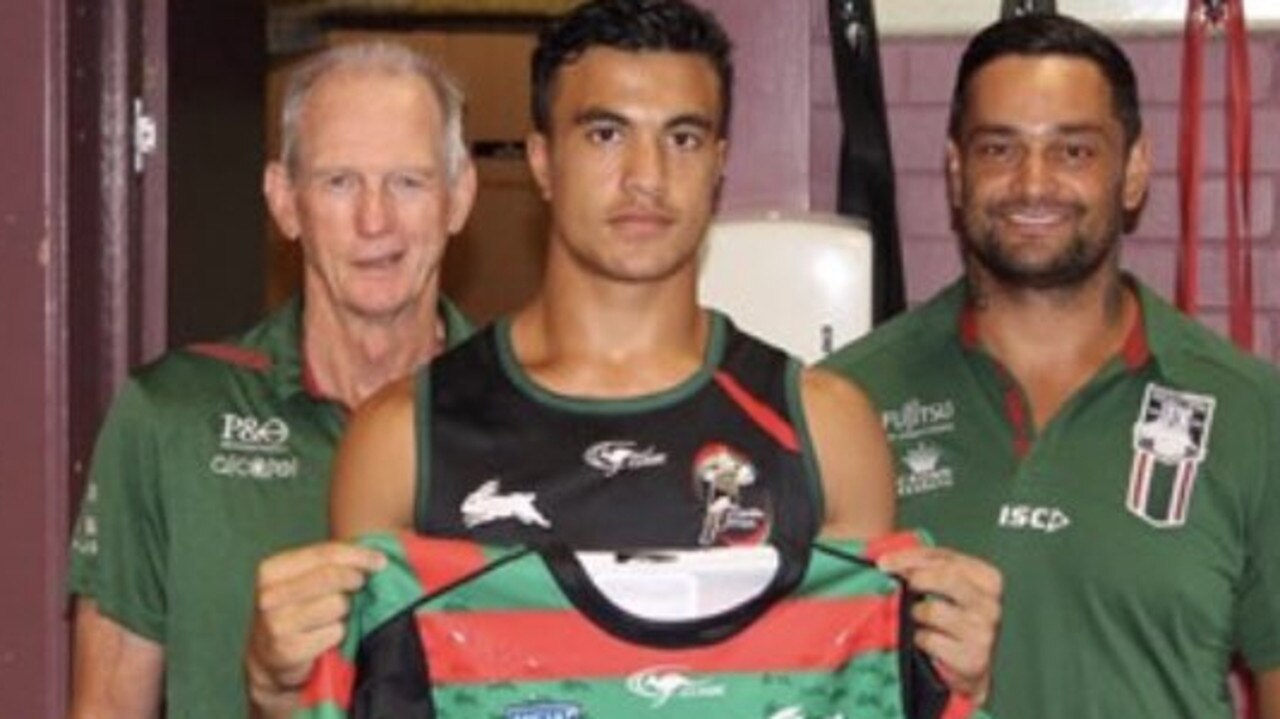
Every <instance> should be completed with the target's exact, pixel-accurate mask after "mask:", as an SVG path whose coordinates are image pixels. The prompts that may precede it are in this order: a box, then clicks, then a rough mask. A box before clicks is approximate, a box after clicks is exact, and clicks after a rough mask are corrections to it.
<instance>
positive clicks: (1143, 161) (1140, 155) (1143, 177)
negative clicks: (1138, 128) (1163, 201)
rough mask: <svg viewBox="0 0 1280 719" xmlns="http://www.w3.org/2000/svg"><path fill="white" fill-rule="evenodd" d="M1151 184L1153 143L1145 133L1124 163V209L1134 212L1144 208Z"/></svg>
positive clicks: (1135, 141)
mask: <svg viewBox="0 0 1280 719" xmlns="http://www.w3.org/2000/svg"><path fill="white" fill-rule="evenodd" d="M1150 182H1151V142H1150V140H1148V139H1147V134H1146V133H1145V132H1144V133H1142V134H1141V135H1139V136H1138V139H1136V140H1134V142H1133V147H1130V148H1129V156H1128V157H1127V158H1125V163H1124V209H1125V210H1126V211H1127V212H1134V211H1135V210H1137V209H1138V208H1139V207H1141V206H1142V202H1143V200H1145V199H1146V197H1147V187H1148V185H1149V184H1150Z"/></svg>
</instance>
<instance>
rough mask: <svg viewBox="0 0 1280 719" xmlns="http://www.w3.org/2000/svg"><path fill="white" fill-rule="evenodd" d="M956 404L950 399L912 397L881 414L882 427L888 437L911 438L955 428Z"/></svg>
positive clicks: (896, 438) (897, 438)
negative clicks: (897, 406)
mask: <svg viewBox="0 0 1280 719" xmlns="http://www.w3.org/2000/svg"><path fill="white" fill-rule="evenodd" d="M955 416H956V405H955V402H953V401H951V400H949V399H948V400H943V401H941V402H921V401H920V399H919V398H916V397H913V398H911V399H909V400H907V401H906V402H905V403H903V405H902V406H901V407H899V408H897V409H891V410H888V411H886V412H885V413H884V414H883V421H884V429H885V432H886V433H887V434H888V435H889V438H890V439H895V440H901V439H912V438H915V437H923V436H925V435H930V434H938V433H941V432H949V431H951V430H953V429H955V424H954V420H955Z"/></svg>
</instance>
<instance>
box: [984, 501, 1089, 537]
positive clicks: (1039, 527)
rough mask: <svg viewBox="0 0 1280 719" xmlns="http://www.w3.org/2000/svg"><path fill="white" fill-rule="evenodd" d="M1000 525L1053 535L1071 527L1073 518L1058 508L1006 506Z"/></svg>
mask: <svg viewBox="0 0 1280 719" xmlns="http://www.w3.org/2000/svg"><path fill="white" fill-rule="evenodd" d="M999 524H1000V526H1001V527H1004V528H1005V529H1030V530H1034V531H1038V532H1044V533H1045V534H1053V533H1054V532H1056V531H1058V530H1060V529H1066V528H1067V527H1069V526H1071V518H1070V517H1068V516H1067V513H1066V512H1063V511H1062V510H1061V509H1058V508H1057V507H1037V506H1034V505H1030V504H1006V505H1004V506H1003V507H1001V508H1000V521H999Z"/></svg>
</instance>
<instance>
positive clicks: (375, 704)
mask: <svg viewBox="0 0 1280 719" xmlns="http://www.w3.org/2000/svg"><path fill="white" fill-rule="evenodd" d="M916 541H917V536H916V535H913V534H901V535H895V536H893V537H890V538H887V539H886V540H883V541H881V542H875V543H871V544H869V545H864V544H862V543H856V542H839V543H835V542H819V543H815V544H814V545H812V547H811V548H809V549H808V550H807V554H805V556H795V557H788V556H782V554H781V552H779V556H778V558H777V560H778V561H777V562H776V563H775V566H776V568H775V569H774V570H773V571H772V572H771V573H770V575H769V576H767V577H766V584H767V586H765V587H764V588H763V590H759V591H756V592H754V593H749V598H747V599H744V600H742V601H739V602H737V603H735V604H733V605H731V606H729V607H728V608H727V609H719V610H717V611H715V613H713V614H710V615H705V616H701V617H696V618H693V619H675V620H672V619H654V618H650V617H647V616H640V615H638V614H633V613H631V612H629V611H628V610H626V609H623V608H622V607H621V606H620V605H621V604H624V603H626V602H625V601H622V600H620V599H619V597H617V596H616V594H614V593H609V594H607V593H606V592H605V591H604V590H603V589H602V585H600V584H598V583H597V582H596V581H595V580H594V576H595V575H594V574H593V573H591V572H589V571H588V570H587V569H586V568H585V564H586V558H585V557H584V555H578V554H575V553H572V552H569V551H567V550H563V549H555V548H541V549H537V550H535V549H531V548H525V547H507V548H501V549H500V548H495V547H492V546H489V545H483V544H477V543H473V542H468V541H463V540H447V539H435V538H425V537H421V536H416V535H409V534H405V535H400V536H397V537H391V536H385V535H381V536H372V537H368V538H365V539H364V540H362V542H363V543H364V544H365V545H366V546H370V547H374V548H376V549H378V550H380V551H382V552H384V553H385V554H386V555H387V556H388V558H389V559H390V562H389V565H388V567H387V568H386V569H384V570H382V571H381V572H379V573H378V574H376V575H375V576H374V577H372V579H371V580H370V582H369V583H368V585H367V586H366V587H365V589H363V590H362V591H361V592H360V593H359V594H358V595H357V596H356V598H355V603H354V605H353V607H352V612H351V617H350V620H349V623H348V632H347V636H346V638H345V640H344V642H343V644H342V645H341V647H339V648H336V649H334V650H331V651H330V652H328V653H327V654H325V655H324V656H323V657H322V658H321V660H320V661H318V662H317V664H316V667H315V668H314V670H313V673H312V676H311V678H310V680H309V682H308V685H307V689H306V691H305V693H304V701H303V708H302V709H301V710H300V711H299V712H298V713H296V714H295V715H294V716H295V719H341V718H345V717H358V718H360V719H374V718H377V719H390V718H391V717H396V718H404V717H415V718H432V719H434V718H440V719H443V718H445V717H459V718H461V717H466V718H468V719H475V718H480V717H484V718H486V719H487V718H496V719H590V718H598V717H608V718H611V719H612V718H617V717H635V716H644V717H650V716H652V717H661V718H662V719H686V718H687V719H693V718H694V717H696V718H697V719H705V718H707V717H731V718H732V719H748V718H753V717H760V718H761V719H925V718H928V719H960V718H961V717H968V716H975V715H976V712H974V710H973V709H972V707H971V705H970V703H969V702H967V701H965V700H964V699H962V698H960V697H957V696H953V695H950V694H949V693H948V692H947V691H946V689H945V687H944V686H943V685H942V684H941V683H940V682H939V681H938V680H937V678H936V675H934V674H933V671H932V668H931V666H930V665H929V664H928V661H927V660H926V659H924V657H923V655H921V654H920V653H919V652H918V651H917V650H915V649H914V648H913V646H912V645H911V643H910V639H909V638H910V636H911V633H912V626H911V618H910V613H909V612H908V611H905V610H906V609H907V608H908V607H909V605H910V602H911V601H912V600H913V598H912V597H911V596H910V595H909V594H908V593H907V592H906V591H905V590H904V588H903V585H902V584H901V583H900V582H899V581H898V580H897V579H896V578H894V577H892V576H890V575H887V574H885V573H883V572H881V571H879V570H878V569H877V568H876V566H875V564H874V557H876V556H878V554H879V553H880V552H883V551H885V550H886V549H889V548H896V547H900V546H903V544H909V543H914V542H916ZM751 551H757V552H758V551H759V550H758V549H755V550H753V549H747V548H715V549H703V550H684V551H680V552H659V553H644V556H642V557H640V558H637V559H633V560H631V561H634V562H635V563H636V564H637V565H638V566H637V567H636V569H637V571H639V572H641V573H643V572H644V571H645V568H646V567H655V568H656V569H657V570H659V571H661V570H662V569H663V565H664V564H665V563H666V562H677V561H681V559H682V557H684V556H689V555H693V554H699V555H702V556H706V555H708V553H721V554H726V555H727V554H732V553H735V552H737V553H742V552H751ZM618 561H627V559H626V558H625V557H624V558H621V559H619V560H618ZM639 586H643V583H641V584H640V585H639ZM615 602H617V603H615Z"/></svg>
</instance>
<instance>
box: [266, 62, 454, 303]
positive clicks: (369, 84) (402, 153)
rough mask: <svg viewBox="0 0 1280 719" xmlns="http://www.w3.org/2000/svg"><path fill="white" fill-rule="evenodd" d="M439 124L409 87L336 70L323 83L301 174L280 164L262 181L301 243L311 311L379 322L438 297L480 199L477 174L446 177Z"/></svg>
mask: <svg viewBox="0 0 1280 719" xmlns="http://www.w3.org/2000/svg"><path fill="white" fill-rule="evenodd" d="M442 123H443V118H442V117H441V112H440V107H439V104H438V102H437V100H436V98H435V96H434V94H433V93H432V91H431V88H430V87H429V86H428V85H427V83H426V81H425V80H422V79H421V78H418V77H416V76H413V75H408V74H394V73H388V72H379V71H372V70H370V71H360V70H339V71H335V72H333V73H331V74H329V75H326V76H324V77H322V78H321V79H319V80H318V81H317V82H316V85H315V86H314V88H312V90H311V92H310V94H309V95H308V97H307V99H306V103H305V106H304V108H303V111H302V115H301V118H300V121H299V130H298V152H297V161H296V163H295V166H293V167H289V168H286V167H285V166H283V165H281V164H279V163H273V164H272V165H271V166H270V167H268V169H267V173H266V178H265V190H266V194H267V199H268V203H269V205H270V208H271V212H272V215H273V217H275V219H276V222H277V224H278V225H279V226H280V229H281V231H282V232H283V233H284V234H285V235H286V236H287V237H289V238H291V239H300V240H301V242H302V247H303V255H304V257H305V280H304V282H305V291H306V295H307V298H308V302H325V303H330V304H331V305H332V306H333V307H334V308H335V309H336V310H337V311H338V312H342V313H349V314H352V315H355V316H358V317H361V318H364V319H368V320H375V321H376V320H382V319H391V318H395V317H398V316H401V315H403V314H405V313H415V312H418V311H421V310H422V309H423V308H422V307H421V306H420V305H421V304H422V303H423V302H425V301H426V300H427V298H429V297H433V296H434V294H433V293H428V292H427V290H428V289H430V288H433V287H435V286H436V284H437V282H438V276H439V268H440V261H441V257H442V255H443V254H444V248H445V245H446V243H447V240H448V237H449V236H450V235H452V234H454V233H456V232H457V231H459V230H460V229H461V228H462V225H463V222H464V221H465V219H466V216H467V213H468V212H469V210H470V208H471V202H472V199H473V198H474V192H475V176H474V170H473V168H472V167H471V166H470V163H464V165H463V167H462V169H461V170H460V171H459V173H458V177H456V178H454V179H453V181H452V182H450V179H449V178H448V177H447V173H446V171H445V170H446V168H445V157H444V151H443V143H444V140H443V138H444V134H443V131H442ZM433 304H434V303H433ZM430 309H431V310H434V307H432V308H430Z"/></svg>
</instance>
